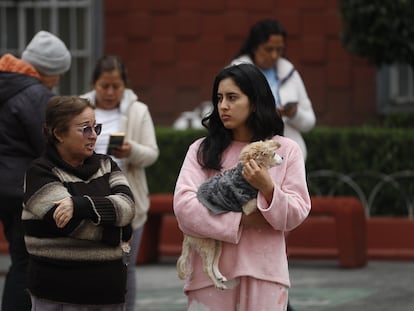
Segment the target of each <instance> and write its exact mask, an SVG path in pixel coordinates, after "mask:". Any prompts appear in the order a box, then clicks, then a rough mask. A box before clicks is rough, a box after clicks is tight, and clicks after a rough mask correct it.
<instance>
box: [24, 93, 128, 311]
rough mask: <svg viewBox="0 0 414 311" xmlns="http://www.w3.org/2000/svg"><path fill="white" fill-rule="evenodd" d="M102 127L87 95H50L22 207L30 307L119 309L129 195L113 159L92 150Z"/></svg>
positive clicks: (122, 294) (121, 305)
mask: <svg viewBox="0 0 414 311" xmlns="http://www.w3.org/2000/svg"><path fill="white" fill-rule="evenodd" d="M101 129H102V124H98V123H96V120H95V111H94V107H93V106H92V105H91V104H90V102H89V101H88V100H87V99H84V98H80V97H76V96H55V97H52V98H51V99H50V100H49V102H48V105H47V108H46V123H45V128H44V133H45V137H46V139H47V145H46V149H45V153H44V154H43V156H41V157H40V158H38V159H36V160H35V161H33V162H32V164H31V165H30V167H29V168H28V170H27V172H26V177H25V194H24V207H23V213H22V221H23V225H24V228H25V242H26V246H27V250H28V252H29V260H30V264H29V269H28V270H29V272H28V276H29V282H28V283H29V286H28V287H29V291H30V294H31V299H32V311H45V310H63V311H64V310H68V311H69V310H70V311H76V310H79V311H81V310H82V311H89V310H91V311H92V310H94V311H123V310H125V303H124V302H125V291H126V265H125V263H124V255H125V253H126V252H128V247H127V241H129V239H130V238H131V235H132V227H131V222H132V219H133V218H134V214H135V208H134V198H133V195H132V192H131V189H130V188H129V185H128V181H127V179H126V177H125V175H124V174H123V173H122V171H121V170H120V168H119V167H118V165H117V164H116V163H115V162H114V161H113V160H112V158H111V157H109V156H107V155H102V154H96V153H95V152H94V148H95V142H96V139H97V137H98V135H99V134H100V133H101Z"/></svg>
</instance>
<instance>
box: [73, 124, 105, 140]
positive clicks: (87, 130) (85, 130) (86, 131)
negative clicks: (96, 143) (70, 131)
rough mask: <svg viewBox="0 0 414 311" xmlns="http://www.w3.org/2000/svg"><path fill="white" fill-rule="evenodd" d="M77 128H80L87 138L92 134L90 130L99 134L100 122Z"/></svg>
mask: <svg viewBox="0 0 414 311" xmlns="http://www.w3.org/2000/svg"><path fill="white" fill-rule="evenodd" d="M79 129H82V134H83V137H85V138H88V137H90V136H91V135H92V130H93V131H94V132H95V133H96V135H99V134H101V131H102V124H101V123H98V124H96V125H95V126H89V125H86V126H80V127H79Z"/></svg>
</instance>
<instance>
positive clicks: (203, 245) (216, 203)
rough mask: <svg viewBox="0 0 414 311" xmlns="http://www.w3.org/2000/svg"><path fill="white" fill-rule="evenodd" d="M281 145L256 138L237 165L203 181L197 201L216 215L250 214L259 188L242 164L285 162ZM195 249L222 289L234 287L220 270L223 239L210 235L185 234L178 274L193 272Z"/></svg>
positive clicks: (263, 164) (216, 284)
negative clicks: (192, 263) (250, 180)
mask: <svg viewBox="0 0 414 311" xmlns="http://www.w3.org/2000/svg"><path fill="white" fill-rule="evenodd" d="M279 148H280V144H279V143H278V142H276V141H274V140H266V141H257V142H253V143H250V144H248V145H247V146H245V147H244V148H243V149H242V151H241V153H240V157H239V163H238V165H237V166H236V167H234V168H232V169H229V170H227V171H224V172H223V173H222V174H219V175H216V176H213V177H212V178H209V179H208V180H207V181H206V182H204V183H203V184H202V185H201V186H200V187H199V189H198V191H197V198H198V200H199V201H200V202H201V203H203V205H204V206H205V207H207V208H208V209H209V210H210V211H211V212H213V213H214V214H221V213H225V212H229V211H235V212H243V213H245V214H246V215H249V214H250V213H252V212H253V211H254V210H255V209H256V205H257V199H256V198H257V193H258V190H257V189H255V188H253V187H252V186H251V185H250V184H249V183H248V182H247V181H246V180H245V179H244V178H243V176H242V170H243V164H244V163H247V162H248V161H249V160H250V159H254V160H255V161H256V162H257V164H258V165H260V166H262V167H265V168H267V169H269V168H271V167H273V166H275V165H279V164H280V163H282V157H281V156H280V155H278V154H277V153H276V150H277V149H279ZM192 248H194V249H195V250H196V252H197V253H198V254H199V255H200V256H201V258H202V261H203V270H204V272H205V273H207V274H208V276H209V277H210V278H211V280H212V281H213V283H214V285H215V286H216V287H217V288H220V289H227V288H231V287H234V286H235V285H236V282H235V281H234V280H231V281H228V280H227V279H226V277H225V276H224V275H222V274H221V272H220V270H219V259H220V255H221V251H222V245H221V241H217V240H213V239H209V238H196V237H193V236H189V235H186V234H185V235H184V240H183V245H182V252H181V256H180V257H179V258H178V261H177V270H178V277H179V278H180V279H185V278H186V277H187V276H188V275H190V274H191V268H189V267H190V262H189V261H190V251H191V249H192Z"/></svg>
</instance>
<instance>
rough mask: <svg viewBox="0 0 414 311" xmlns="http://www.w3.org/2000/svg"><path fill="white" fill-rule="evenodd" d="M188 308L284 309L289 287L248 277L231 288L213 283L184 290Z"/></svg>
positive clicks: (217, 310) (202, 310) (208, 310)
mask: <svg viewBox="0 0 414 311" xmlns="http://www.w3.org/2000/svg"><path fill="white" fill-rule="evenodd" d="M187 297H188V309H187V310H188V311H223V310H226V311H286V309H287V302H288V288H287V287H285V286H283V285H281V284H278V283H272V282H266V281H262V280H258V279H254V278H251V277H241V278H240V284H239V285H238V286H236V287H235V288H233V289H226V290H220V289H217V288H215V287H214V286H209V287H205V288H201V289H198V290H193V291H189V292H187Z"/></svg>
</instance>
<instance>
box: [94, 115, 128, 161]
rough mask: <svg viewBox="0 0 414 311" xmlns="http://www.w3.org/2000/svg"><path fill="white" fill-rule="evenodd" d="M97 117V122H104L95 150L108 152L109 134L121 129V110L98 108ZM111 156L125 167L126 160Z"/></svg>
mask: <svg viewBox="0 0 414 311" xmlns="http://www.w3.org/2000/svg"><path fill="white" fill-rule="evenodd" d="M95 117H96V123H102V131H101V134H100V135H99V136H98V139H97V140H96V144H95V152H96V153H103V154H106V149H107V148H108V143H109V135H110V134H111V133H117V132H120V131H121V128H120V122H119V120H120V118H121V112H120V111H119V108H115V109H112V110H105V109H100V108H96V109H95ZM111 157H112V159H114V161H115V162H116V163H117V164H118V166H119V167H120V168H121V169H123V168H124V161H123V160H122V159H117V158H115V157H113V156H111Z"/></svg>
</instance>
